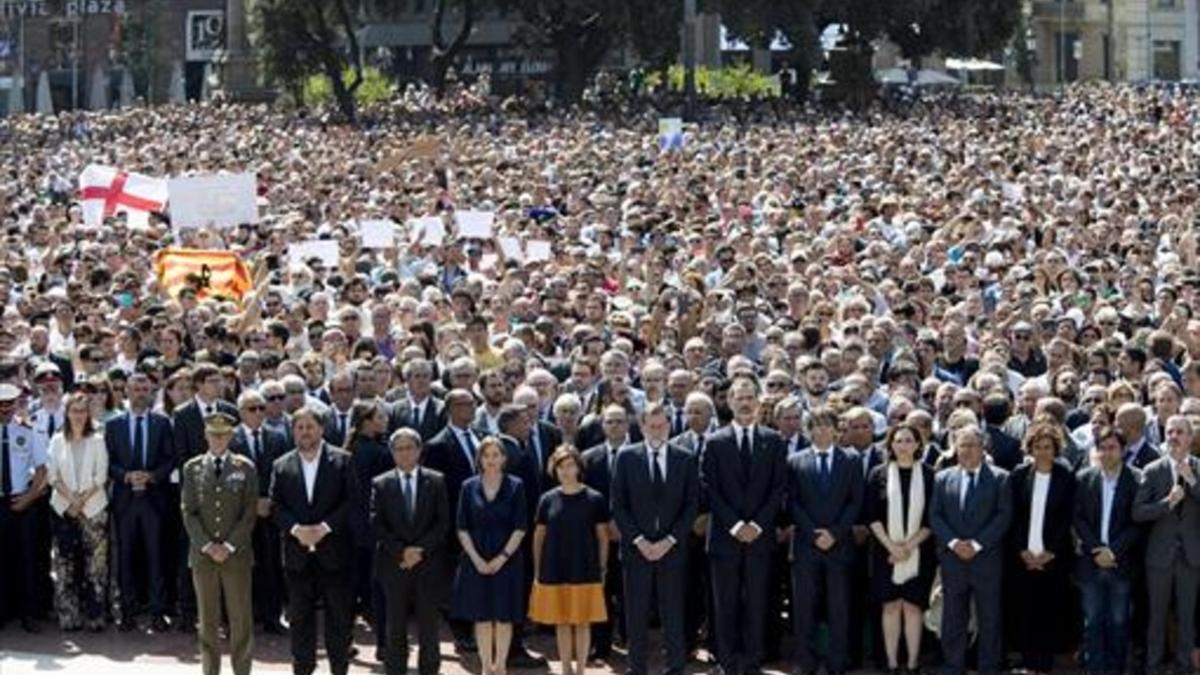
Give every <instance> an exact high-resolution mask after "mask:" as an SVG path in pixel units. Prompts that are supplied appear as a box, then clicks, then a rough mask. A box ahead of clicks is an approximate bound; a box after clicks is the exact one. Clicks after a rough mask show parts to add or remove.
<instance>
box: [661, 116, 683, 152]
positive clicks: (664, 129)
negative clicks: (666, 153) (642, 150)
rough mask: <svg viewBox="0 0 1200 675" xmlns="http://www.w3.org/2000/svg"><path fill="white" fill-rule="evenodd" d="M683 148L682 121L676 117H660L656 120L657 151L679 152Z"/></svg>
mask: <svg viewBox="0 0 1200 675" xmlns="http://www.w3.org/2000/svg"><path fill="white" fill-rule="evenodd" d="M681 148H683V120H682V119H680V118H678V117H660V118H659V120H658V149H659V150H679V149H681Z"/></svg>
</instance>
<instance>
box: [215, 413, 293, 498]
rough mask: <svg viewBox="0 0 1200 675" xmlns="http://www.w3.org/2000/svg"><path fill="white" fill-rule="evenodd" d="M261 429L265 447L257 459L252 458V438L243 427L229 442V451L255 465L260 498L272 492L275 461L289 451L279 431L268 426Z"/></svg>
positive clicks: (239, 427)
mask: <svg viewBox="0 0 1200 675" xmlns="http://www.w3.org/2000/svg"><path fill="white" fill-rule="evenodd" d="M259 429H260V430H261V431H262V444H263V447H262V449H261V450H260V451H259V453H258V456H257V457H251V456H250V437H249V434H247V433H246V428H245V427H243V426H238V428H237V431H235V432H233V438H231V439H230V440H229V451H230V452H235V453H237V454H239V455H241V456H243V457H245V458H247V459H249V460H250V461H251V462H253V463H254V470H255V471H256V472H257V473H258V475H259V481H258V496H259V497H267V496H269V494H270V491H271V467H272V466H273V465H274V464H275V460H277V459H279V458H280V457H282V456H283V455H284V453H286V452H287V451H288V447H287V441H286V440H284V438H283V435H282V434H280V433H279V432H278V431H272V430H270V429H268V428H267V427H266V425H263V426H262V427H259Z"/></svg>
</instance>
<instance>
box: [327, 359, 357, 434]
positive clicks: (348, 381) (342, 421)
mask: <svg viewBox="0 0 1200 675" xmlns="http://www.w3.org/2000/svg"><path fill="white" fill-rule="evenodd" d="M354 389H355V375H354V371H353V370H350V369H346V370H343V371H341V372H339V373H337V374H336V375H334V376H333V377H332V378H330V380H329V414H328V415H326V416H325V432H324V437H325V442H326V443H328V444H330V445H332V446H334V447H337V448H345V447H346V441H347V440H349V438H350V425H351V424H352V423H353V415H352V413H353V412H354Z"/></svg>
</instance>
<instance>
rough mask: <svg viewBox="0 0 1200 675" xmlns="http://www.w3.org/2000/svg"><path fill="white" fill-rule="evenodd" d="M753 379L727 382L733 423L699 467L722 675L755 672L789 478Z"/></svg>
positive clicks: (709, 445) (718, 433) (708, 449)
mask: <svg viewBox="0 0 1200 675" xmlns="http://www.w3.org/2000/svg"><path fill="white" fill-rule="evenodd" d="M758 396H759V385H758V381H757V380H755V379H753V378H752V377H748V376H741V377H738V378H736V379H735V380H734V381H733V383H732V384H731V385H730V388H729V394H728V400H729V407H730V409H731V410H732V411H733V416H734V417H733V423H732V424H730V425H729V426H727V427H724V428H722V429H720V430H718V431H716V432H714V433H713V434H712V436H711V437H710V438H709V439H708V442H707V443H706V445H705V452H704V456H703V457H702V458H701V464H700V482H701V485H702V488H703V491H704V494H705V496H706V498H707V500H708V506H709V509H710V510H711V512H712V513H711V516H710V518H709V522H708V555H709V564H710V565H711V578H712V581H713V596H714V614H715V617H714V618H715V621H714V624H715V628H716V633H717V660H718V662H719V663H720V669H721V671H722V672H723V674H724V675H757V673H760V672H761V660H762V654H763V618H764V616H765V614H766V609H765V606H766V602H767V598H766V594H767V579H768V577H769V576H770V567H771V551H772V548H773V542H774V537H773V536H772V534H773V532H774V528H775V517H776V515H777V514H778V513H779V507H780V504H781V502H782V497H783V489H784V485H785V482H786V480H787V461H786V457H785V454H786V450H785V449H784V444H783V439H782V438H780V437H779V434H778V433H776V432H775V431H773V430H771V429H767V428H764V427H760V426H758V424H757V422H756V420H757V418H758V405H759V404H758Z"/></svg>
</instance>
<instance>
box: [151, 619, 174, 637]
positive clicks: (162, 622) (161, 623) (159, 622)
mask: <svg viewBox="0 0 1200 675" xmlns="http://www.w3.org/2000/svg"><path fill="white" fill-rule="evenodd" d="M150 627H151V628H153V629H154V632H155V633H166V632H167V631H169V630H171V625H170V624H168V623H167V620H166V619H165V618H164V617H161V616H156V617H154V620H153V621H151V622H150Z"/></svg>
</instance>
